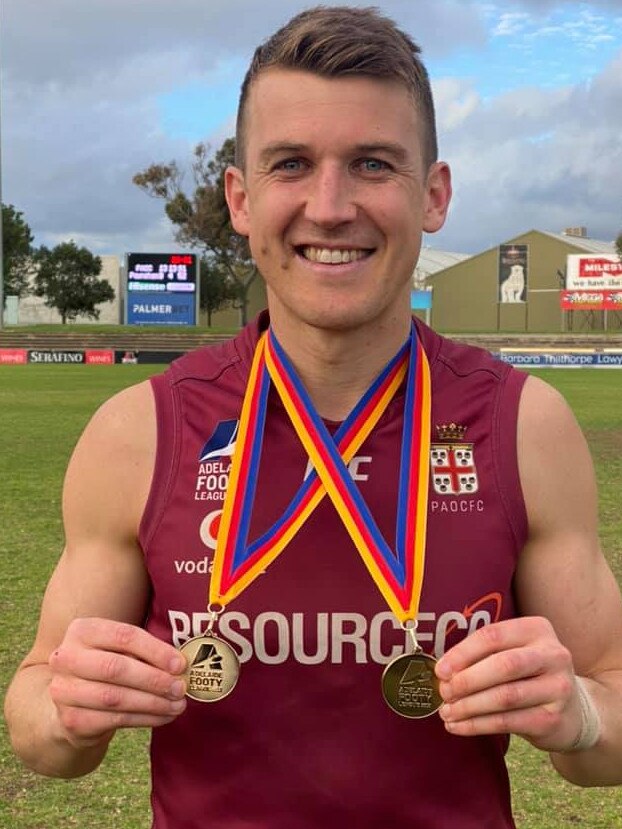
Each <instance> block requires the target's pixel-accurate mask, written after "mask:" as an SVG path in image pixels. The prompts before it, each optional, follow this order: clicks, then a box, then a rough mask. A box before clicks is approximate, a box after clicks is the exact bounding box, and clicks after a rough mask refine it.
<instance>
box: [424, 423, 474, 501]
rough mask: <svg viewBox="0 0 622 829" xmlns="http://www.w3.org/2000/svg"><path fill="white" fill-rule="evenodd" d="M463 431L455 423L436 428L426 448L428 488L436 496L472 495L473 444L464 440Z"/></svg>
mask: <svg viewBox="0 0 622 829" xmlns="http://www.w3.org/2000/svg"><path fill="white" fill-rule="evenodd" d="M466 430H467V427H466V426H459V425H458V424H457V423H444V424H442V425H441V426H436V437H437V441H436V443H432V444H431V445H430V467H431V474H432V486H433V487H434V492H436V493H437V494H438V495H472V494H473V493H474V492H477V489H478V480H477V470H476V468H475V459H474V455H473V444H472V443H467V442H466V441H465V439H464V437H465V434H466Z"/></svg>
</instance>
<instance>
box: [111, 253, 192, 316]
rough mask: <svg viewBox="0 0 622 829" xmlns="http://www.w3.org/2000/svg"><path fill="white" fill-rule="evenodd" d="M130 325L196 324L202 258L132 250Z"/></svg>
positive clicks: (129, 257)
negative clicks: (199, 263)
mask: <svg viewBox="0 0 622 829" xmlns="http://www.w3.org/2000/svg"><path fill="white" fill-rule="evenodd" d="M126 262H127V290H126V303H125V308H126V312H125V316H126V323H127V324H128V325H196V324H197V312H198V303H199V268H198V258H197V257H196V256H195V255H193V254H189V253H128V254H127V257H126Z"/></svg>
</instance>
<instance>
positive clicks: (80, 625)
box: [65, 619, 187, 674]
mask: <svg viewBox="0 0 622 829" xmlns="http://www.w3.org/2000/svg"><path fill="white" fill-rule="evenodd" d="M74 640H77V641H80V642H82V643H83V644H84V645H86V646H87V647H89V648H93V649H95V650H107V651H112V652H115V653H125V654H128V655H130V656H133V657H135V658H136V659H140V660H142V661H143V662H146V663H147V664H149V665H153V666H154V667H156V668H160V669H161V670H162V671H168V672H169V673H172V674H182V673H183V672H184V671H185V670H186V667H187V664H186V660H185V658H184V656H183V655H182V654H181V653H180V652H179V651H178V650H176V649H175V648H174V647H173V646H172V645H169V644H168V643H167V642H163V641H162V640H161V639H158V638H157V637H156V636H153V635H152V634H150V633H148V632H147V631H146V630H143V629H142V628H139V627H137V626H136V625H128V624H125V623H124V622H116V621H113V620H111V619H74V620H73V622H72V623H71V625H70V626H69V628H68V629H67V636H66V638H65V641H66V642H71V641H74Z"/></svg>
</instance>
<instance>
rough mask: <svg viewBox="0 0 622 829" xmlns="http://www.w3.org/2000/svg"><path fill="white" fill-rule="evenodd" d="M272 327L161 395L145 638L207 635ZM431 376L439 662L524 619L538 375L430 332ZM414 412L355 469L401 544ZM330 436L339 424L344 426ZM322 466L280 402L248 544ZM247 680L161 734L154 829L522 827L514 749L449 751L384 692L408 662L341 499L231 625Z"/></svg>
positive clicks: (268, 430) (435, 731) (434, 731)
mask: <svg viewBox="0 0 622 829" xmlns="http://www.w3.org/2000/svg"><path fill="white" fill-rule="evenodd" d="M266 324H267V318H266V317H265V316H262V317H260V318H259V320H258V321H257V322H256V323H254V324H253V325H251V326H249V327H247V328H246V329H244V330H243V331H242V332H241V334H240V335H239V336H238V337H236V338H235V339H233V340H230V341H228V342H225V343H223V344H221V345H217V346H212V347H207V348H203V349H200V350H198V351H195V352H193V353H190V354H187V355H185V356H184V357H182V358H181V359H179V360H177V361H176V362H175V363H173V364H172V365H171V367H170V369H169V370H168V371H166V373H165V374H163V375H160V376H158V377H155V378H154V379H153V381H152V382H153V389H154V393H155V398H156V407H157V423H158V449H157V458H156V466H155V473H154V483H153V486H152V491H151V493H150V496H149V500H148V504H147V507H146V511H145V515H144V518H143V522H142V526H141V532H140V541H141V544H142V547H143V550H144V554H145V560H146V564H147V567H148V570H149V575H150V577H151V581H152V585H153V587H152V595H151V602H150V606H149V613H148V618H147V623H146V627H147V629H148V630H149V631H150V632H151V633H153V634H154V635H155V636H158V637H159V638H161V639H163V640H165V641H167V642H172V643H173V644H174V645H176V646H179V645H180V644H181V643H183V642H184V641H186V640H187V639H188V638H189V637H192V636H197V635H200V634H201V633H203V632H204V631H205V627H206V624H207V618H208V617H207V612H206V608H207V601H208V599H207V595H208V588H209V581H210V570H211V565H212V560H213V555H214V548H215V543H216V535H217V529H218V523H219V517H220V513H221V510H222V506H223V500H224V496H225V491H226V487H227V482H228V471H229V466H230V463H231V455H232V451H233V446H234V442H235V426H236V423H237V420H238V418H239V416H240V410H241V404H242V399H243V396H244V391H245V387H246V382H247V378H248V374H249V369H250V363H251V359H252V355H253V352H254V348H255V344H256V342H257V337H258V331H259V329H260V328H262V327H265V326H266ZM417 330H418V334H419V336H420V337H421V340H422V343H423V346H424V348H425V350H426V353H427V355H428V358H429V361H430V367H431V374H432V400H433V403H432V446H431V458H430V494H429V519H428V538H427V554H426V565H425V578H424V584H423V593H422V597H421V605H420V611H419V628H418V638H419V641H420V643H421V645H422V647H423V648H424V650H425V651H427V652H428V653H431V654H434V655H436V656H437V657H439V656H441V655H442V654H443V653H444V652H445V651H446V650H447V649H448V648H450V647H451V646H452V645H454V644H455V643H456V642H458V641H460V640H461V639H462V638H463V637H465V636H467V635H468V634H469V633H471V632H473V631H474V630H476V629H477V628H479V627H481V626H482V625H487V624H490V623H491V622H495V621H497V620H500V619H506V618H509V617H512V616H514V615H515V607H514V598H513V592H512V582H513V574H514V571H515V567H516V561H517V557H518V554H519V552H520V550H521V548H522V546H523V544H524V542H525V538H526V533H527V520H526V514H525V507H524V503H523V500H522V495H521V489H520V483H519V477H518V468H517V457H516V419H517V410H518V400H519V397H520V390H521V388H522V383H523V381H524V379H525V375H524V374H522V373H520V372H517V371H515V370H514V369H512V368H510V367H509V366H507V365H506V364H504V363H502V362H500V361H497V360H495V359H494V358H493V357H492V356H491V355H490V354H488V353H487V352H485V351H483V350H481V349H476V348H473V347H469V346H464V345H459V344H456V343H452V342H451V341H449V340H447V339H444V338H442V337H440V336H438V335H437V334H435V333H434V332H432V331H431V330H430V329H429V328H427V327H425V326H424V325H422V324H420V323H417ZM403 417H404V395H403V393H398V394H397V395H396V397H395V398H394V399H393V400H392V402H391V403H390V404H389V406H388V408H387V410H386V411H385V413H384V414H383V416H382V418H381V420H380V422H379V423H378V425H377V427H376V428H375V429H374V431H373V432H372V434H371V435H370V437H369V438H368V439H367V440H366V442H365V443H364V444H363V445H362V447H361V449H360V450H359V451H358V452H357V454H356V457H355V458H354V459H353V460H352V461H351V462H350V464H349V469H350V473H351V475H352V477H353V479H354V481H355V482H356V484H357V486H358V487H359V488H360V491H361V493H362V496H363V497H364V499H365V500H366V502H367V504H368V505H369V507H370V510H371V512H372V514H373V516H374V518H375V519H376V522H377V524H378V526H379V528H380V530H381V532H382V533H383V534H384V537H385V538H386V539H387V541H388V542H389V543H390V544H391V546H393V539H394V537H395V521H396V501H397V479H398V471H399V451H400V443H401V433H402V421H403ZM330 425H332V424H329V426H330ZM307 464H308V458H307V456H306V455H305V452H304V450H303V448H302V446H301V444H300V441H299V439H298V437H297V436H296V434H295V432H294V430H293V428H292V426H291V424H290V422H289V420H288V418H287V415H286V413H285V411H284V409H283V408H282V405H281V403H280V400H279V399H278V396H277V394H276V393H275V391H274V389H272V390H271V392H270V396H269V400H268V411H267V418H266V427H265V434H264V442H263V449H262V456H261V465H260V470H259V474H258V483H257V493H256V497H255V503H254V507H253V517H252V521H251V529H250V539H251V540H253V539H255V538H257V537H259V536H260V535H261V534H262V533H263V532H264V531H265V530H266V529H268V528H269V527H270V526H272V524H273V523H274V522H275V521H277V520H278V519H279V518H280V517H281V515H282V514H283V511H284V510H285V508H286V507H287V506H288V504H289V502H290V500H291V498H292V496H293V495H294V493H295V492H296V491H297V490H298V488H299V487H300V485H301V483H302V481H303V479H304V477H305V474H306V470H307ZM218 630H219V632H220V634H221V635H222V636H223V637H224V638H225V639H227V640H228V641H229V643H230V644H231V645H232V646H233V648H234V649H235V650H236V651H237V653H238V655H239V657H240V661H241V663H242V667H241V675H240V679H239V681H238V684H237V686H236V687H235V689H234V691H233V692H232V693H231V694H230V695H229V696H227V697H226V699H223V700H220V701H219V702H216V703H201V702H196V701H193V700H190V701H189V702H188V707H187V709H186V711H185V712H184V714H183V715H181V716H180V717H178V718H177V719H176V720H175V721H174V722H173V723H171V724H170V725H167V726H164V727H161V728H157V729H154V731H153V735H152V745H151V755H152V775H153V787H152V805H153V814H154V822H153V829H208V828H209V829H320V828H321V829H331V828H332V827H335V829H337V827H338V828H339V829H346V827H356V829H393V827H395V829H456V827H460V829H485V827H488V828H489V829H508V827H513V826H514V822H513V820H512V816H511V808H510V793H509V785H508V778H507V772H506V768H505V763H504V755H505V752H506V749H507V744H508V740H507V738H506V737H503V736H499V737H477V738H463V737H455V736H451V735H449V734H447V732H446V731H445V729H444V727H443V724H442V722H441V720H440V718H439V717H438V716H437V715H434V716H431V717H429V718H427V719H422V720H412V719H405V718H403V717H401V716H399V715H397V714H396V713H394V712H393V711H392V710H391V709H390V708H389V707H388V706H387V704H386V703H385V701H384V700H383V698H382V694H381V684H380V683H381V676H382V672H383V669H384V666H385V665H386V664H387V663H388V662H389V661H390V660H391V659H393V658H394V657H396V656H397V655H399V654H400V653H402V652H403V651H404V649H405V646H406V645H407V642H406V636H405V634H404V631H402V630H401V629H400V627H399V624H398V622H397V621H396V620H395V618H394V617H393V615H392V614H391V612H390V611H389V608H388V607H387V605H386V603H385V601H384V599H383V597H382V595H381V593H380V591H379V590H378V588H377V587H376V585H375V584H374V583H373V581H372V579H371V577H370V576H369V574H368V572H367V570H366V568H365V566H364V564H363V562H362V560H361V559H360V557H359V554H358V552H357V551H356V548H355V547H354V545H353V543H352V541H351V540H350V538H349V536H348V534H347V532H346V531H345V529H344V527H343V524H342V522H341V520H340V518H339V517H338V515H337V513H336V511H335V509H334V507H333V506H332V504H331V502H330V500H329V499H328V498H324V499H323V500H322V501H321V503H320V505H319V507H318V508H317V509H316V511H315V512H314V513H313V514H312V515H311V517H310V518H309V519H308V521H307V522H306V523H305V524H304V526H303V527H302V529H301V531H300V532H299V534H298V535H297V536H296V537H295V538H294V539H293V541H292V542H291V543H290V544H289V546H288V547H287V548H286V549H285V550H284V552H283V553H281V555H280V556H279V557H278V558H277V559H276V561H275V562H274V563H273V564H271V565H270V567H269V568H268V570H267V571H266V572H265V573H264V574H262V575H260V576H259V577H258V578H257V579H256V580H255V581H254V582H253V583H252V584H251V585H250V586H249V587H248V589H247V590H245V591H244V592H243V593H242V595H241V596H239V597H238V598H237V599H235V600H234V601H232V602H231V603H230V605H229V606H228V607H227V608H226V610H225V612H224V613H223V615H222V616H221V618H220V621H219V625H218Z"/></svg>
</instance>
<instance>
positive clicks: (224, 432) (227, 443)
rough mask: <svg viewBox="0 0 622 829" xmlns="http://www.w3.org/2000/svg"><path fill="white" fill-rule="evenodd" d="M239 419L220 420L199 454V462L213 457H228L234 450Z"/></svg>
mask: <svg viewBox="0 0 622 829" xmlns="http://www.w3.org/2000/svg"><path fill="white" fill-rule="evenodd" d="M239 425H240V421H239V420H221V421H220V423H219V424H218V426H216V428H215V429H214V432H213V434H212V436H211V438H210V439H209V440H208V441H207V443H206V444H205V446H204V447H203V449H201V452H200V454H199V462H200V463H203V462H205V461H209V460H212V459H214V458H230V457H232V455H233V452H234V451H235V439H236V437H237V435H238V427H239Z"/></svg>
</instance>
